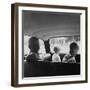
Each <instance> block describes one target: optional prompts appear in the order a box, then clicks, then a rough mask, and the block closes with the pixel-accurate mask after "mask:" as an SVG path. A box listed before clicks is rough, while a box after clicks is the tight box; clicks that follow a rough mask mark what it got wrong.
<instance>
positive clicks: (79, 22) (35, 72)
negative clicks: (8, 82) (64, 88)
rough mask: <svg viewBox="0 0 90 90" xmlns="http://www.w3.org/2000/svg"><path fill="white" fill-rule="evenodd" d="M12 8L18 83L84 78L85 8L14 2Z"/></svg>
mask: <svg viewBox="0 0 90 90" xmlns="http://www.w3.org/2000/svg"><path fill="white" fill-rule="evenodd" d="M15 10H16V11H15V13H16V16H17V17H18V18H16V19H17V20H16V24H17V23H18V25H16V27H17V28H16V29H18V30H17V32H18V44H17V45H16V46H17V47H18V55H16V56H18V61H17V64H18V68H16V69H17V72H18V75H16V76H17V77H18V82H17V83H18V84H36V83H39V84H40V83H41V84H44V83H45V84H47V85H48V83H51V84H53V83H55V82H56V83H57V82H58V83H57V84H60V83H64V82H66V83H67V82H71V83H72V82H83V81H84V82H85V81H86V73H87V72H86V65H87V60H86V59H87V57H86V53H87V52H86V43H87V41H86V40H87V39H86V33H87V32H86V10H87V9H86V8H84V7H83V8H82V7H72V8H71V7H64V6H63V7H56V6H51V7H50V6H48V5H46V6H43V5H41V6H39V5H32V4H31V6H29V5H24V6H23V4H21V6H19V5H18V4H17V5H16V8H15ZM17 12H18V13H17Z"/></svg>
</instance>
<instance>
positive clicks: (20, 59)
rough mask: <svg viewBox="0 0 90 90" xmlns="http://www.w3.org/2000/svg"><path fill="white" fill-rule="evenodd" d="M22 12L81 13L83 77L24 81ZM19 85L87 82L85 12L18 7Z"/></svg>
mask: <svg viewBox="0 0 90 90" xmlns="http://www.w3.org/2000/svg"><path fill="white" fill-rule="evenodd" d="M22 10H34V11H50V12H67V13H81V17H80V19H81V20H80V22H81V24H80V34H81V35H80V36H81V37H80V38H81V50H80V51H81V53H82V54H81V75H74V76H73V75H72V76H52V77H51V76H50V77H34V78H32V77H30V78H24V79H22ZM18 11H19V12H18V18H19V19H18V24H19V27H18V36H19V40H18V47H19V48H18V49H19V53H18V56H19V57H18V63H19V66H18V83H19V84H32V83H33V84H34V83H47V82H67V81H80V80H85V10H74V9H56V8H39V7H23V6H19V7H18Z"/></svg>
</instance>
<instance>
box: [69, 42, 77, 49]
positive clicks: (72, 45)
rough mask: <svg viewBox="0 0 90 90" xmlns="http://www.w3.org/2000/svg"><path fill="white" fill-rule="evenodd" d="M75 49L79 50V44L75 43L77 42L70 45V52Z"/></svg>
mask: <svg viewBox="0 0 90 90" xmlns="http://www.w3.org/2000/svg"><path fill="white" fill-rule="evenodd" d="M73 49H78V45H77V43H75V42H72V43H71V44H70V50H73Z"/></svg>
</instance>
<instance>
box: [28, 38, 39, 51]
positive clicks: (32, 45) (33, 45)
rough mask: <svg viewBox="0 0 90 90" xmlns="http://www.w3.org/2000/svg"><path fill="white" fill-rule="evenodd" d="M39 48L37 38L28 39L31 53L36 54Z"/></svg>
mask: <svg viewBox="0 0 90 90" xmlns="http://www.w3.org/2000/svg"><path fill="white" fill-rule="evenodd" d="M39 48H40V46H39V39H38V38H37V37H31V38H30V39H29V49H30V50H31V52H34V53H38V50H39Z"/></svg>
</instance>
